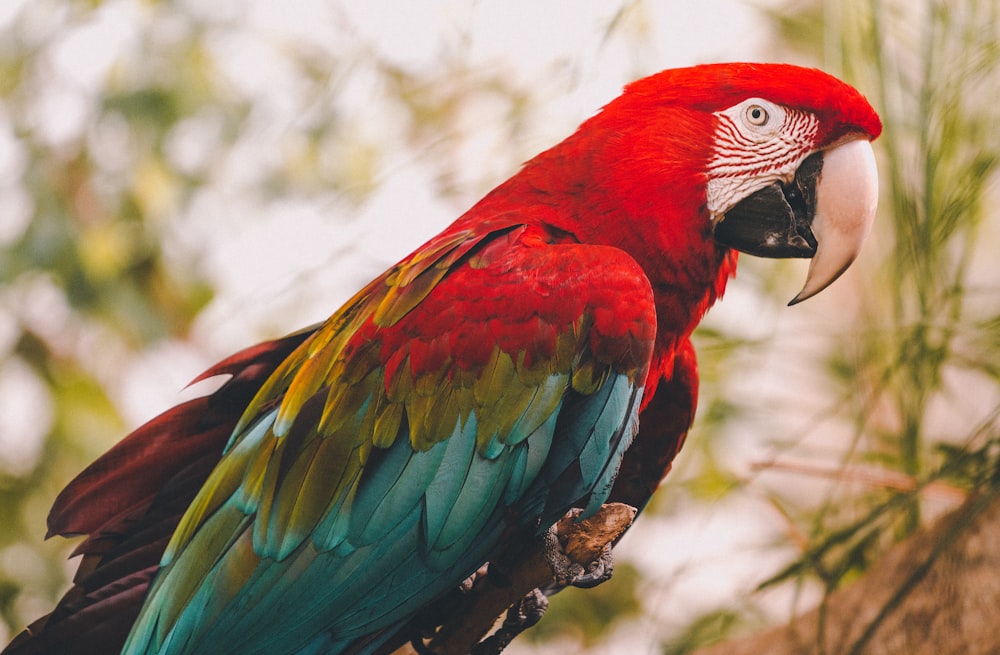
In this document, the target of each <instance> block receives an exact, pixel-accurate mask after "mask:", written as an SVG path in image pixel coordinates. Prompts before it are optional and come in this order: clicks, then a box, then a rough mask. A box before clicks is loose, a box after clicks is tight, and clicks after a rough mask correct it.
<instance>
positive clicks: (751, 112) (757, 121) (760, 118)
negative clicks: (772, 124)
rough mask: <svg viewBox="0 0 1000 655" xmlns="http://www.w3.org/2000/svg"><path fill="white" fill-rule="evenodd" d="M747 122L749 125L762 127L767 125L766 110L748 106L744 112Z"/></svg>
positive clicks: (756, 106)
mask: <svg viewBox="0 0 1000 655" xmlns="http://www.w3.org/2000/svg"><path fill="white" fill-rule="evenodd" d="M746 117H747V122H748V123H750V124H751V125H757V126H758V127H759V126H762V125H766V124H767V119H768V118H769V116H768V114H767V110H766V109H764V108H763V107H761V106H760V105H750V106H749V107H747V111H746Z"/></svg>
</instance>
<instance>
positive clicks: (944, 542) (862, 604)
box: [696, 494, 1000, 655]
mask: <svg viewBox="0 0 1000 655" xmlns="http://www.w3.org/2000/svg"><path fill="white" fill-rule="evenodd" d="M760 653H767V654H768V655H995V654H997V653H1000V498H998V497H997V496H996V495H993V494H979V495H974V496H972V497H970V498H969V499H968V500H967V501H966V502H965V503H964V504H963V505H962V506H961V507H959V508H958V509H956V510H954V511H953V512H951V513H950V514H947V515H945V516H944V517H942V518H941V519H939V520H938V521H936V522H935V523H933V524H932V525H931V526H930V527H928V528H922V529H920V530H918V531H917V532H916V533H915V534H914V535H913V536H911V537H910V538H908V539H906V540H905V541H903V542H901V543H900V544H898V545H897V546H895V547H893V548H892V549H890V550H889V552H888V553H886V555H885V556H884V558H883V559H882V560H881V561H880V562H878V563H877V564H875V566H874V567H873V568H872V569H871V570H870V572H869V573H867V574H866V575H865V576H864V577H863V578H861V579H860V580H858V581H856V582H854V583H853V584H851V585H848V586H846V587H844V588H843V589H840V590H838V591H835V592H834V593H832V594H831V595H830V596H829V597H828V598H827V599H826V602H825V603H824V606H823V607H822V609H815V610H812V611H810V612H807V613H806V614H804V615H802V616H800V617H798V618H796V619H794V620H792V621H791V622H790V623H789V624H787V625H785V626H782V627H777V628H771V629H768V630H765V631H763V632H760V633H757V634H754V635H750V636H748V637H744V638H741V639H737V640H733V641H729V642H725V643H722V644H718V645H716V646H713V647H710V648H705V649H702V650H699V651H698V652H697V653H696V655H751V654H753V655H759V654H760Z"/></svg>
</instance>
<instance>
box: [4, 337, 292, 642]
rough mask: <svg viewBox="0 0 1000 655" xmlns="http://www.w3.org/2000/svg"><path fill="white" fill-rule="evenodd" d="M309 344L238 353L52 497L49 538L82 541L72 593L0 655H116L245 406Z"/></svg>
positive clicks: (274, 344) (269, 345) (284, 343)
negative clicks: (205, 384) (213, 381)
mask: <svg viewBox="0 0 1000 655" xmlns="http://www.w3.org/2000/svg"><path fill="white" fill-rule="evenodd" d="M308 334H309V331H303V332H300V333H297V334H293V335H290V336H288V337H285V338H283V339H278V340H276V341H269V342H266V343H262V344H259V345H257V346H254V347H252V348H248V349H246V350H244V351H242V352H240V353H238V354H236V355H234V356H232V357H230V358H228V359H226V360H225V361H223V362H220V363H219V364H217V365H216V366H214V367H212V368H211V369H209V370H208V371H206V372H205V373H204V374H202V376H201V377H200V378H199V379H203V378H209V377H213V376H217V375H228V376H230V379H229V380H228V381H227V382H226V383H225V384H224V385H223V386H222V387H220V388H219V389H218V390H216V391H215V392H214V393H212V394H210V395H207V396H204V397H201V398H196V399H194V400H191V401H188V402H186V403H183V404H181V405H178V406H177V407H174V408H173V409H171V410H169V411H167V412H165V413H163V414H161V415H160V416H158V417H156V418H155V419H153V420H152V421H150V422H149V423H147V424H145V425H143V426H142V427H140V428H139V429H138V430H136V431H135V432H133V433H132V434H130V435H129V436H128V437H126V438H125V439H123V440H122V441H121V442H119V443H118V445H116V446H115V447H114V448H112V449H111V450H110V451H108V453H106V454H105V455H104V456H102V457H101V458H100V459H98V460H97V461H95V462H94V463H93V464H91V465H90V466H88V467H87V468H86V469H85V470H84V471H83V472H82V473H80V475H78V476H77V477H76V479H74V480H73V481H72V482H70V484H69V485H68V486H67V487H66V488H65V489H64V490H63V491H62V493H60V494H59V497H58V498H57V499H56V501H55V504H54V505H53V508H52V511H51V513H50V514H49V536H52V535H56V534H58V535H63V536H73V535H79V534H84V535H88V537H87V539H86V540H85V541H83V542H82V543H81V544H80V545H79V546H78V547H77V549H76V551H75V554H77V555H82V556H83V559H82V561H81V563H80V567H79V570H78V571H77V574H76V576H75V578H74V580H73V587H72V588H71V589H70V590H69V591H68V592H67V593H66V595H65V596H63V598H62V599H61V600H60V601H59V603H58V605H57V606H56V608H55V609H54V610H53V611H52V613H51V614H49V615H47V616H45V617H42V618H41V619H39V620H38V621H35V622H34V623H33V624H32V625H31V626H30V627H29V628H28V629H26V630H25V631H24V632H22V633H21V634H20V635H18V636H17V638H16V639H15V640H14V641H13V642H11V644H10V645H9V646H8V647H7V648H6V649H5V650H4V651H3V653H4V655H47V654H51V653H62V654H64V655H109V654H113V653H119V652H120V651H121V648H122V645H123V644H124V643H125V638H126V636H127V635H128V632H129V629H130V628H131V627H132V624H133V622H134V621H135V618H136V616H137V615H138V614H139V609H140V607H141V606H142V602H143V598H144V597H145V594H146V591H147V589H148V587H149V583H150V581H151V580H152V578H153V576H154V575H155V573H156V571H157V569H158V568H159V561H160V558H161V557H162V555H163V551H164V548H165V547H166V545H167V541H168V540H169V538H170V535H171V533H173V531H174V529H175V528H176V526H177V523H178V521H179V520H180V518H181V516H182V515H183V513H184V511H185V510H186V509H187V506H188V505H189V504H190V503H191V501H192V500H193V499H194V496H195V494H196V493H197V491H198V489H199V488H200V487H201V486H202V484H204V482H205V479H206V478H207V477H208V474H209V472H210V471H211V470H212V468H213V467H214V466H215V465H216V463H217V462H218V461H219V458H220V457H221V456H222V450H223V448H224V447H225V444H226V441H227V440H228V439H229V436H230V435H231V434H232V431H233V428H234V427H235V426H236V423H237V421H238V420H239V418H240V415H241V413H242V411H243V409H244V408H245V407H246V406H247V403H249V402H250V400H251V399H252V398H253V397H254V395H255V394H256V393H257V391H258V390H259V389H260V386H261V385H262V384H263V383H264V380H266V379H267V377H268V375H269V374H270V373H271V371H273V370H274V368H275V367H276V366H277V365H278V364H279V363H280V362H281V361H282V360H284V359H285V357H287V356H288V355H289V353H291V352H292V351H293V350H294V349H295V348H296V346H298V345H299V344H300V343H301V342H302V341H303V340H304V339H305V338H306V337H307V336H308Z"/></svg>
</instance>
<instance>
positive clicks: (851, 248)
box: [714, 138, 878, 305]
mask: <svg viewBox="0 0 1000 655" xmlns="http://www.w3.org/2000/svg"><path fill="white" fill-rule="evenodd" d="M877 203H878V173H877V171H876V168H875V154H874V152H873V151H872V147H871V144H870V143H869V142H868V141H867V140H866V139H864V138H857V139H852V140H850V141H847V142H844V143H841V144H839V145H837V146H834V147H832V148H829V149H827V150H823V151H820V152H817V153H815V154H813V155H810V156H809V157H807V158H806V159H805V161H803V162H802V164H801V165H800V166H799V169H798V171H796V173H795V179H794V180H792V181H791V182H789V183H788V184H781V183H777V182H776V183H774V184H772V185H770V186H768V187H765V188H764V189H761V190H760V191H757V192H756V193H754V194H751V195H750V196H748V197H747V198H745V199H744V200H742V201H741V202H740V203H738V204H737V205H736V206H735V207H733V208H732V209H731V210H729V211H728V212H727V213H726V215H725V217H724V219H723V220H720V221H719V222H718V223H717V224H716V226H715V232H714V235H715V239H716V240H717V241H719V242H721V243H723V244H725V245H728V246H730V247H732V248H736V249H737V250H741V251H743V252H746V253H749V254H752V255H757V256H760V257H811V258H812V262H811V263H810V265H809V273H808V275H807V276H806V282H805V285H804V286H803V287H802V290H801V291H799V293H798V294H797V295H796V296H795V297H794V298H792V300H791V301H790V302H789V303H788V304H789V305H794V304H796V303H799V302H802V301H803V300H805V299H806V298H810V297H812V296H814V295H816V294H817V293H819V292H820V291H822V290H823V289H825V288H826V287H828V286H829V285H830V284H831V283H832V282H833V281H834V280H836V279H837V278H838V277H840V275H841V274H842V273H843V272H844V271H846V270H847V268H848V267H849V266H850V265H851V262H853V261H854V259H855V257H857V256H858V253H859V252H860V250H861V244H862V243H863V242H864V240H865V237H866V236H868V232H869V231H870V230H871V225H872V221H873V220H874V218H875V207H876V205H877Z"/></svg>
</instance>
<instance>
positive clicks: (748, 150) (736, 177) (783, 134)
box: [708, 98, 819, 221]
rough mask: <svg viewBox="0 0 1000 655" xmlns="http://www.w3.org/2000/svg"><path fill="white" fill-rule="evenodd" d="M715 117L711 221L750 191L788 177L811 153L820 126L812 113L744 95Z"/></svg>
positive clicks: (710, 178) (710, 174)
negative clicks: (745, 97)
mask: <svg viewBox="0 0 1000 655" xmlns="http://www.w3.org/2000/svg"><path fill="white" fill-rule="evenodd" d="M715 117H716V118H717V119H718V127H717V128H716V131H715V135H714V139H713V143H714V152H713V154H712V157H711V159H709V162H708V210H709V212H710V213H711V216H712V220H713V221H716V220H718V219H719V218H720V217H721V216H722V215H723V214H725V213H726V212H727V211H729V210H730V209H732V207H733V206H734V205H735V204H736V203H738V202H739V201H740V200H743V199H744V198H746V197H747V196H749V195H750V194H752V193H754V192H756V191H759V190H761V189H763V188H764V187H766V186H767V185H769V184H771V183H773V182H775V181H777V180H781V181H783V182H788V181H790V180H791V179H792V177H794V175H795V170H796V169H797V168H798V166H799V164H801V163H802V160H803V159H805V158H806V157H807V156H808V155H809V154H810V153H811V152H812V144H813V142H814V139H815V137H816V132H817V131H818V129H819V119H817V118H816V116H814V115H813V114H810V113H808V112H804V111H798V110H794V109H788V108H786V107H782V106H781V105H776V104H774V103H773V102H771V101H769V100H764V99H763V98H749V99H747V100H744V101H743V102H741V103H739V104H737V105H733V106H732V107H729V108H728V109H724V110H722V111H718V112H715Z"/></svg>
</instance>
